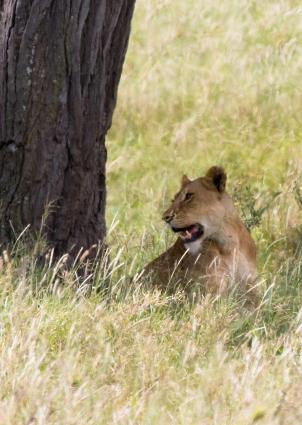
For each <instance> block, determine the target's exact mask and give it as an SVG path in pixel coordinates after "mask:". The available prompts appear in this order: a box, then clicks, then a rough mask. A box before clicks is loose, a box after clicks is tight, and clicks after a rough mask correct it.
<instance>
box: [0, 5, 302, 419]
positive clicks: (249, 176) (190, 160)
mask: <svg viewBox="0 0 302 425" xmlns="http://www.w3.org/2000/svg"><path fill="white" fill-rule="evenodd" d="M301 42H302V9H301V6H300V3H299V2H298V1H290V0H284V1H267V2H260V0H254V1H245V0H244V1H241V2H239V1H235V0H228V1H225V2H221V1H217V0H211V1H201V0H187V1H182V0H150V1H144V0H137V7H136V12H135V16H134V21H133V30H132V36H131V40H130V45H129V50H128V55H127V60H126V63H125V66H124V72H123V76H122V80H121V84H120V90H119V97H118V105H117V109H116V111H115V115H114V120H113V127H112V129H111V131H110V134H109V136H108V140H107V146H108V154H109V161H108V208H107V224H108V229H109V232H108V242H109V243H110V246H111V253H110V261H111V266H110V268H109V269H108V270H106V271H104V270H102V269H101V268H98V267H97V268H96V270H95V271H94V273H93V275H92V276H90V277H88V278H87V281H86V284H85V282H84V284H82V286H80V287H79V286H78V278H77V273H76V267H75V268H74V269H73V270H71V271H70V272H64V271H63V268H62V264H61V263H54V262H53V261H52V259H51V257H50V258H49V264H45V265H44V266H42V265H40V264H38V263H37V261H36V260H35V258H36V256H35V251H34V252H33V253H32V252H30V251H29V250H28V249H27V248H25V247H23V246H22V238H21V240H20V241H19V243H18V244H17V245H16V247H15V249H14V256H13V258H11V257H8V256H6V255H2V260H1V262H0V288H1V289H0V303H1V308H0V347H1V349H0V377H1V388H0V423H1V424H2V423H3V424H7V425H19V424H28V425H29V424H41V425H42V424H43V425H44V424H47V425H52V424H64V425H69V424H70V425H71V424H76V425H78V424H90V425H92V424H93V425H98V424H129V425H130V424H138V425H141V424H148V425H149V424H150V425H153V424H161V425H162V424H163V425H165V424H183V425H190V424H194V425H195V424H198V425H199V424H200V425H213V424H214V425H224V424H225V425H249V424H254V423H257V424H260V425H262V424H263V425H264V424H265V425H300V424H301V423H302V409H301V402H300V398H301V389H302V386H301V348H302V347H301V332H302V310H301V306H302V285H301V281H302V254H301V242H302V227H301V215H302V204H301V202H300V200H301V198H300V197H299V187H300V188H302V179H301V167H302V162H301V161H302V160H301V158H302V143H301V138H302V123H301V105H302V89H301V75H302V49H301V45H302V44H301ZM214 164H219V165H223V166H224V167H225V169H226V171H227V173H228V190H229V192H230V193H231V194H233V196H234V197H235V199H236V202H237V204H238V207H239V208H240V209H241V212H242V216H243V218H244V220H245V221H246V222H247V223H248V224H249V225H251V227H252V233H253V236H254V238H255V240H256V242H257V247H258V270H259V276H260V281H261V293H262V302H261V305H260V307H259V308H258V309H256V311H247V310H246V309H245V308H244V306H243V302H242V300H240V299H238V297H236V296H235V295H230V296H228V297H224V298H221V299H217V300H214V299H212V298H210V297H206V298H204V299H201V300H197V301H196V302H192V300H188V299H187V298H185V297H184V295H183V294H182V293H177V294H175V295H173V296H167V295H165V294H160V293H157V292H153V291H152V290H151V289H150V290H148V288H142V287H140V286H139V285H134V286H132V287H130V286H129V280H128V276H129V275H133V274H134V273H135V272H136V271H137V270H139V269H140V268H141V267H142V266H143V265H144V264H145V263H146V262H147V261H149V260H150V259H152V258H154V257H155V256H156V255H157V254H158V253H160V252H162V251H163V250H164V249H165V247H166V246H167V245H169V244H170V243H171V242H172V240H173V235H171V234H170V233H169V232H168V231H167V230H166V229H165V228H164V226H163V223H162V222H161V213H162V211H163V209H164V207H165V206H166V205H167V203H168V202H169V199H171V197H172V196H173V194H174V192H175V191H176V190H177V189H178V186H179V181H180V177H181V175H182V174H183V173H184V172H185V173H186V174H188V175H189V176H190V177H197V176H199V175H202V174H203V173H204V171H205V170H206V169H207V167H209V166H211V165H214ZM277 193H278V196H276V194H277ZM262 207H263V208H264V210H265V211H264V212H263V213H262V211H261V208H262ZM39 243H40V242H39ZM38 245H39V244H38ZM35 249H36V250H37V249H38V248H37V245H36V247H35ZM61 262H63V259H62V260H61ZM105 282H106V283H105ZM91 283H92V284H93V287H94V289H93V290H92V291H91V292H90V291H89V288H90V284H91Z"/></svg>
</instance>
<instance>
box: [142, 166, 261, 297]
mask: <svg viewBox="0 0 302 425" xmlns="http://www.w3.org/2000/svg"><path fill="white" fill-rule="evenodd" d="M225 185H226V173H225V171H224V169H223V168H220V167H212V168H210V169H209V170H208V171H207V173H206V175H205V176H204V177H200V178H198V179H196V180H193V181H191V180H190V179H189V178H188V177H187V176H185V175H184V176H183V178H182V182H181V188H180V191H179V192H177V193H176V195H175V196H174V199H173V201H172V204H171V206H170V207H169V208H168V209H167V210H166V211H165V212H164V214H163V217H162V218H163V220H164V221H165V222H166V223H167V224H168V225H169V227H170V228H171V230H172V231H173V232H175V233H176V234H177V235H178V238H177V240H176V242H175V244H174V245H173V246H172V247H170V248H169V249H168V250H167V251H166V252H164V253H163V254H161V255H160V256H159V257H158V258H156V259H155V260H153V261H152V262H151V263H149V264H148V265H147V266H146V268H145V269H144V275H148V276H149V277H150V279H152V282H153V283H154V284H155V285H156V286H159V287H161V288H162V289H168V288H171V286H173V287H174V286H175V284H178V285H185V286H188V285H189V286H190V282H197V283H198V284H199V283H200V288H201V289H203V290H204V291H205V292H210V293H215V294H222V293H224V292H226V290H227V289H229V288H230V287H232V286H233V285H234V284H236V285H239V286H240V287H241V288H242V289H244V291H245V292H247V293H249V294H250V295H251V298H255V296H256V290H255V288H254V286H255V278H256V247H255V243H254V241H253V239H252V237H251V235H250V233H249V232H248V230H247V229H246V227H245V226H244V224H243V223H242V221H241V219H240V217H239V214H238V212H237V211H236V208H235V206H234V203H233V201H232V199H231V197H230V196H229V195H228V194H227V193H226V192H225Z"/></svg>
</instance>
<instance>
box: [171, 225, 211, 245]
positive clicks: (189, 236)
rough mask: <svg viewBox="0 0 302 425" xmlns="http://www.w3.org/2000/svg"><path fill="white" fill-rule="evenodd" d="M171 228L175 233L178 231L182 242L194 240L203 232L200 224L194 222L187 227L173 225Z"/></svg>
mask: <svg viewBox="0 0 302 425" xmlns="http://www.w3.org/2000/svg"><path fill="white" fill-rule="evenodd" d="M172 230H173V232H175V233H179V236H180V237H181V239H182V240H183V241H184V242H194V241H196V240H197V239H199V238H200V237H201V236H202V235H203V234H204V228H203V226H202V225H201V224H199V223H196V224H192V225H191V226H188V227H173V226H172Z"/></svg>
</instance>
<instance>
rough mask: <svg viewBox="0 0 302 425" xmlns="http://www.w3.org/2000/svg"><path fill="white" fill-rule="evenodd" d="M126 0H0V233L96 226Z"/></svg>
mask: <svg viewBox="0 0 302 425" xmlns="http://www.w3.org/2000/svg"><path fill="white" fill-rule="evenodd" d="M134 2H135V0H0V13H1V16H0V219H1V223H0V243H1V244H2V246H3V245H4V244H6V243H7V242H9V241H12V240H13V238H14V237H15V235H16V234H18V233H20V232H21V231H22V230H23V229H24V227H25V226H27V225H28V224H30V225H31V227H32V228H33V229H35V230H37V229H40V226H41V219H42V216H43V215H44V214H45V209H46V207H49V209H48V213H47V218H46V226H45V229H46V233H47V238H48V240H49V242H50V243H51V244H52V245H53V246H55V248H56V250H57V252H58V253H62V252H67V251H70V250H71V249H72V248H75V249H78V248H80V247H84V248H88V247H90V246H91V245H92V244H94V243H96V242H98V241H102V240H103V238H104V236H105V218H104V213H105V200H106V199H105V198H106V188H105V163H106V148H105V135H106V132H107V131H108V129H109V127H110V125H111V119H112V113H113V109H114V106H115V103H116V95H117V87H118V83H119V79H120V75H121V71H122V65H123V61H124V57H125V53H126V49H127V44H128V38H129V32H130V21H131V17H132V13H133V8H134Z"/></svg>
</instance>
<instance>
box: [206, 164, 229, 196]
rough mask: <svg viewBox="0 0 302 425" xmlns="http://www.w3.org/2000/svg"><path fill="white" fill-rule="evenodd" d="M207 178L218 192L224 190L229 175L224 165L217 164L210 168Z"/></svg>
mask: <svg viewBox="0 0 302 425" xmlns="http://www.w3.org/2000/svg"><path fill="white" fill-rule="evenodd" d="M206 179H208V180H210V182H211V183H213V185H214V186H215V187H216V189H217V190H218V192H220V193H222V192H224V190H225V184H226V180H227V176H226V173H225V171H224V169H223V168H222V167H216V166H215V167H211V168H209V169H208V171H207V173H206Z"/></svg>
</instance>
